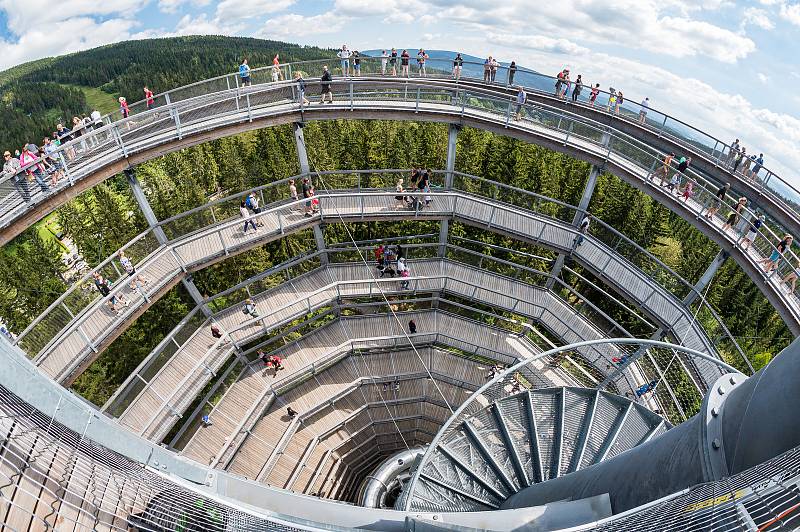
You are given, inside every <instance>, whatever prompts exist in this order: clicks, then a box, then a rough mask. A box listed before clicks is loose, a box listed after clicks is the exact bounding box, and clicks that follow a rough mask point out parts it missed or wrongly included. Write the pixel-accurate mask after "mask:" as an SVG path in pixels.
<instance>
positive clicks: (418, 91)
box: [414, 87, 420, 113]
mask: <svg viewBox="0 0 800 532" xmlns="http://www.w3.org/2000/svg"><path fill="white" fill-rule="evenodd" d="M419 94H420V88H419V87H417V103H416V105H415V106H414V113H419Z"/></svg>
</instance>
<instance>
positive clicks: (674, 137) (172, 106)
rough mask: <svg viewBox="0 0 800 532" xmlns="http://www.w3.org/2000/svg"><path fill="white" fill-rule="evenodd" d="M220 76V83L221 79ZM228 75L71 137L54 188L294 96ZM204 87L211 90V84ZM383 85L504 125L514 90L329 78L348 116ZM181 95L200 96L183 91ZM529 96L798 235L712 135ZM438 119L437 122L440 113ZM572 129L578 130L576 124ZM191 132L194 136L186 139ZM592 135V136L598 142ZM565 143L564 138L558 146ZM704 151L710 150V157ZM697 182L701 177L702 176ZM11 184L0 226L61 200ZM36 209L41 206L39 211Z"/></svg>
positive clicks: (313, 87) (247, 118)
mask: <svg viewBox="0 0 800 532" xmlns="http://www.w3.org/2000/svg"><path fill="white" fill-rule="evenodd" d="M219 79H220V80H222V79H224V78H219ZM233 80H234V82H233V85H232V84H231V83H230V80H229V82H228V84H227V87H228V90H220V89H222V88H223V87H224V86H225V85H224V83H223V84H219V83H209V82H199V83H196V84H193V85H192V87H193V89H192V90H191V91H186V94H184V95H182V96H178V94H179V93H181V92H182V89H175V90H174V91H170V92H171V93H172V94H173V96H172V98H176V101H170V99H166V100H165V101H164V103H165V105H163V106H161V107H159V108H157V109H155V110H153V111H147V112H144V113H140V114H137V115H134V116H133V117H131V118H130V119H127V120H121V121H118V122H114V123H113V124H110V125H108V126H105V127H103V128H100V129H99V130H98V131H97V132H92V133H90V134H89V135H84V137H82V138H81V139H78V140H76V141H73V142H72V143H71V144H70V145H68V146H66V147H65V148H64V153H67V152H69V155H71V158H66V160H65V161H64V162H65V163H67V164H66V165H67V167H68V169H69V172H68V180H66V181H65V182H64V183H63V184H62V185H59V187H57V188H60V189H64V188H75V187H76V185H77V188H78V189H80V190H85V189H86V188H88V187H90V186H92V185H93V184H94V183H96V182H97V181H98V180H101V179H104V177H99V178H97V177H95V178H92V177H91V174H92V173H94V172H95V171H97V170H100V168H99V166H105V167H106V168H104V169H103V170H104V171H105V173H106V174H107V175H106V176H105V177H108V176H109V175H113V174H114V173H117V172H119V171H120V170H121V169H123V168H124V167H126V166H128V164H136V163H138V162H141V161H142V160H145V159H143V158H142V157H141V155H142V154H141V150H142V149H143V148H144V147H146V149H147V150H152V149H153V148H154V146H155V145H157V144H158V143H159V142H161V143H174V144H179V145H180V146H175V147H172V148H169V147H166V145H165V146H163V148H162V150H160V151H161V152H162V153H163V152H166V151H172V150H174V149H178V148H179V147H185V146H186V145H189V144H194V143H197V142H203V141H206V140H209V139H211V138H216V137H219V136H224V135H229V134H232V133H235V132H237V130H236V128H230V127H229V126H230V125H231V123H232V122H233V123H236V122H247V123H254V122H258V121H259V120H261V119H262V118H263V116H260V115H261V113H259V108H260V107H263V106H274V105H276V104H277V103H279V102H282V101H283V102H294V101H296V100H297V95H296V88H295V86H294V84H293V83H270V84H260V85H255V86H252V87H242V88H240V87H236V85H237V84H238V83H237V78H236V77H234V78H233ZM307 83H308V87H307V89H306V90H307V93H309V94H310V93H314V94H318V93H319V90H318V88H317V84H318V83H319V82H318V81H316V80H309V81H308V82H307ZM211 87H213V89H212V88H211ZM232 87H233V88H232ZM376 87H377V88H376ZM383 87H396V89H395V90H394V91H393V92H394V93H395V94H392V95H391V98H390V99H391V100H395V101H396V100H397V99H398V97H399V96H400V94H399V93H402V96H401V98H402V99H403V100H412V102H411V103H413V104H414V105H413V106H412V107H413V111H414V112H415V113H419V112H420V110H421V109H420V107H421V106H422V107H424V105H425V103H427V102H425V101H424V99H425V98H426V97H428V96H429V94H428V93H430V92H434V93H435V92H436V91H442V92H444V91H448V92H449V93H451V94H454V95H455V97H454V98H450V97H448V96H447V95H446V94H434V95H433V98H432V100H433V101H441V100H443V99H451V101H452V104H453V106H455V107H459V104H460V107H461V109H462V114H463V111H464V108H465V107H472V103H471V102H470V101H469V100H470V99H469V98H466V97H465V98H461V99H460V100H459V98H458V93H459V92H461V93H466V92H470V93H472V94H471V96H472V97H473V99H475V98H477V99H488V100H493V101H492V102H491V103H492V104H491V105H488V106H487V105H485V104H484V105H481V106H480V107H483V108H486V107H489V108H494V110H495V111H496V112H497V114H500V115H501V120H500V121H501V122H505V126H506V127H507V125H508V121H509V120H508V115H509V114H510V108H511V104H510V102H509V100H513V99H514V94H512V93H513V92H514V91H510V92H509V91H508V89H507V88H504V87H500V86H498V85H494V84H492V85H487V84H483V83H476V82H474V81H471V80H463V81H460V82H457V81H455V80H451V79H447V78H438V79H434V78H409V79H403V78H386V77H377V78H356V79H336V80H334V82H333V89H334V92H335V93H336V94H337V99H338V100H341V99H345V101H346V105H345V106H344V107H345V109H347V110H349V111H350V112H351V113H352V112H353V111H355V110H356V109H355V108H356V107H362V106H363V103H364V102H363V100H364V99H367V100H372V101H373V102H372V103H375V102H376V101H378V100H380V98H379V97H378V94H376V93H380V92H381V91H384V92H385V90H384V89H383ZM204 91H212V92H204ZM188 94H192V95H194V94H200V95H199V96H188ZM181 98H182V99H181ZM420 98H422V99H423V102H422V104H420V101H419V100H420ZM529 99H530V102H531V105H529V106H528V108H529V111H530V112H533V113H535V114H541V111H542V110H546V112H547V113H548V114H552V115H560V117H559V120H558V122H559V126H557V127H560V125H561V124H560V122H562V120H564V121H565V122H566V124H565V128H567V127H568V128H569V131H572V128H573V125H574V124H572V122H573V120H574V119H578V120H579V121H580V122H583V123H584V124H581V126H583V127H585V126H586V125H587V124H591V126H590V127H591V128H593V129H595V130H597V131H602V130H604V129H609V128H613V129H609V131H613V130H619V135H621V136H624V137H627V136H629V135H632V136H630V137H629V138H630V140H631V141H632V142H630V141H629V140H626V139H624V138H621V139H620V140H621V141H622V143H623V144H625V143H627V144H631V145H635V144H641V145H642V146H643V147H644V151H645V152H649V151H651V150H648V147H650V148H652V149H653V150H652V151H656V150H661V151H674V152H676V153H683V154H686V155H691V156H693V158H694V159H695V160H696V161H697V163H698V164H697V166H698V168H700V169H701V170H702V171H703V172H704V173H705V174H707V175H710V176H712V177H713V178H714V179H715V180H716V184H712V186H711V188H712V189H713V188H714V186H718V185H719V184H720V183H722V182H725V181H731V182H734V183H735V186H734V190H737V191H744V192H745V193H746V194H747V195H748V196H749V197H750V199H751V200H752V201H758V202H759V203H760V204H762V206H763V207H764V208H766V209H767V210H768V211H769V212H770V214H771V215H772V216H774V217H775V218H776V219H778V220H779V222H780V223H781V224H782V225H783V226H784V227H786V228H787V229H788V230H790V231H794V232H800V215H799V214H798V213H797V211H796V210H795V209H793V208H792V206H791V202H787V201H786V200H785V199H784V198H783V197H781V196H780V195H778V193H777V192H775V191H773V190H771V189H770V188H769V187H768V186H766V183H764V182H758V183H756V182H752V183H751V182H748V181H746V180H743V179H740V178H739V176H738V175H735V174H731V173H729V172H728V171H727V170H726V169H725V168H723V166H724V165H723V163H722V161H721V159H722V158H723V153H724V152H725V150H726V146H725V144H724V143H723V142H721V141H718V140H715V143H714V145H713V147H712V146H702V148H701V145H697V144H696V145H693V144H692V143H691V141H690V139H691V138H692V137H693V136H694V137H697V136H698V133H699V134H700V135H699V136H701V137H702V136H706V137H707V135H705V134H704V133H702V132H700V131H699V130H694V131H689V132H688V136H687V137H686V138H685V139H681V138H680V137H679V136H678V132H677V130H676V129H669V128H665V127H664V125H665V124H661V127H647V126H642V125H641V124H638V123H634V122H633V121H632V120H626V119H620V118H619V117H612V116H611V115H610V114H609V113H605V112H603V111H602V109H601V108H600V107H599V106H598V107H589V106H586V105H574V104H572V105H570V104H567V103H566V102H564V101H563V100H559V99H556V98H554V97H552V96H551V95H549V94H547V93H544V92H541V91H536V90H532V91H531V92H530V95H529ZM348 100H349V101H348ZM481 103H483V102H481ZM335 107H337V105H334V106H330V107H328V106H326V107H325V113H328V111H329V110H330V109H332V108H335ZM309 111H310V112H309ZM306 113H307V114H308V119H315V118H318V117H314V116H313V115H318V114H319V113H316V112H315V111H314V109H313V107H311V108H308V110H307V111H306ZM652 113H654V112H651V114H652ZM237 114H238V115H240V116H239V118H238V120H237V118H236V117H235V116H234V115H237ZM503 115H505V116H503ZM660 116H663V117H664V119H665V122H666V119H667V117H666V115H660ZM198 117H202V118H203V119H205V120H206V121H207V122H208V124H206V127H201V128H195V127H193V126H195V125H197V124H196V122H197V121H198ZM340 117H343V116H340ZM351 117H353V118H358V116H357V115H352V114H351ZM302 118H303V117H300V120H296V121H302ZM367 118H369V117H367ZM231 119H232V121H231ZM415 119H424V118H415ZM439 120H441V118H440V119H439ZM675 125H680V126H685V124H682V123H680V122H676V124H675ZM215 128H222V129H223V130H222V131H218V132H217V134H216V135H213V134H212V135H209V134H208V132H209V131H210V130H213V129H215ZM245 129H248V128H245ZM683 129H685V128H683ZM165 130H166V131H169V132H170V133H172V134H171V135H169V136H167V137H166V138H165V136H164V135H163V133H164V132H165ZM578 130H580V127H579V128H578ZM565 131H566V129H565ZM142 132H144V134H142ZM193 135H194V136H196V137H200V138H195V139H194V140H191V139H192V136H193ZM148 137H161V138H160V139H156V140H155V142H152V141H149V142H146V140H150V139H149V138H148ZM595 140H598V141H599V140H600V139H595ZM137 141H138V142H137ZM640 141H641V142H640ZM566 143H567V142H566V141H565V144H566ZM612 144H613V142H612ZM708 151H710V152H711V153H710V154H709V153H708ZM110 152H116V156H110V157H109V156H108V155H109V153H110ZM137 152H139V153H137ZM158 152H159V150H155V154H154V155H151V157H153V156H156V155H157V154H159V153H158ZM121 158H129V161H128V163H127V164H119V163H120V161H121ZM84 159H85V160H87V161H90V164H92V165H96V166H98V167H97V168H93V169H90V170H89V171H88V172H87V171H86V169H82V168H81V166H82V165H83V164H84V163H83V160H84ZM725 159H726V160H727V154H725ZM646 166H648V165H646ZM109 172H110V173H109ZM771 177H775V179H779V178H777V176H774V175H773V174H771V173H768V175H767V177H766V178H765V179H766V181H767V182H768V181H769V180H770V178H771ZM87 178H88V179H87ZM83 181H88V182H89V183H88V184H87V183H84V182H83ZM701 181H705V179H702V180H701ZM12 184H13V183H12V181H10V180H7V179H6V180H4V181H2V182H0V195H2V196H3V197H5V199H3V200H0V205H1V206H0V212H2V214H0V225H2V226H3V227H5V226H8V225H10V224H13V223H14V222H15V219H16V218H18V217H20V216H23V217H24V218H26V219H28V220H29V221H30V220H34V219H37V218H39V217H41V216H44V215H45V214H46V212H41V213H37V212H33V213H31V212H30V207H31V206H33V205H35V204H36V203H37V202H38V203H39V204H40V205H41V207H43V209H44V210H50V209H52V208H53V207H54V206H57V205H58V204H59V203H60V202H63V201H64V200H63V199H62V200H58V199H57V198H56V196H58V195H59V194H60V193H54V192H55V191H48V196H47V200H46V201H44V200H45V195H44V194H36V193H34V196H33V203H31V204H30V205H28V206H26V205H25V203H24V202H22V198H21V196H20V193H19V192H17V191H16V190H15V188H14V186H12ZM784 188H786V189H789V188H792V187H791V186H790V185H785V184H784ZM77 193H78V191H73V192H71V193H69V194H68V195H69V196H70V197H74V195H76V194H77ZM37 210H42V209H41V208H40V209H37ZM29 223H30V222H29ZM19 231H20V229H13V230H12V233H13V234H17V233H18V232H19ZM12 236H13V235H11V236H7V235H6V234H5V233H4V234H3V235H2V238H0V241H1V242H5V241H6V240H7V239H9V238H11V237H12Z"/></svg>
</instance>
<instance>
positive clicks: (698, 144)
mask: <svg viewBox="0 0 800 532" xmlns="http://www.w3.org/2000/svg"><path fill="white" fill-rule="evenodd" d="M331 61H335V60H328V59H322V60H315V61H304V62H297V63H287V64H283V65H281V66H280V72H281V79H287V80H288V79H290V78H291V74H292V72H297V71H301V72H305V73H310V72H311V71H312V70H313V71H314V72H315V73H316V72H321V66H322V65H323V64H329V63H331ZM380 64H381V61H380V59H379V58H368V57H363V58H362V60H361V65H362V73H363V74H365V75H367V74H378V73H380V71H381V69H380ZM427 65H428V76H427V78H425V79H428V78H430V79H433V80H436V79H439V80H443V79H449V78H450V77H452V75H451V71H452V61H451V60H448V59H438V58H437V59H428V61H427ZM464 65H465V67H464V69H463V72H462V80H463V82H466V81H468V80H473V81H474V80H475V79H480V78H481V76H480V73H482V70H483V65H482V64H476V63H472V62H470V61H465V63H464ZM331 67H332V70H335V69H334V68H333V65H331ZM271 72H272V67H266V68H260V69H252V71H251V81H252V82H253V84H254V85H253V86H249V87H242V86H241V84H240V78H239V76H238V75H237V74H236V73H232V74H228V75H223V76H219V77H217V78H212V79H208V80H203V81H199V82H196V83H193V84H190V85H187V86H185V87H179V88H176V89H172V90H170V91H167V92H165V93H161V94H158V95H156V97H155V103H154V106H155V107H156V108H155V109H151V110H148V109H147V105H146V102H145V101H144V100H142V101H140V102H136V103H133V104H130V109H131V113H132V116H131V117H129V118H128V119H123V118H122V116H121V112H120V111H118V112H114V113H111V114H109V115H106V116H105V117H103V119H102V124H103V126H102V127H99V129H101V130H102V129H104V128H106V127H107V126H108V125H110V124H112V123H116V122H128V124H135V125H136V126H140V125H141V124H140V123H139V122H136V121H135V120H134V118H136V117H137V116H140V115H151V116H152V120H150V119H148V120H147V122H148V125H152V123H151V122H152V121H159V120H161V121H163V120H164V117H167V118H169V119H171V120H172V121H174V123H175V130H176V132H177V134H178V135H179V136H180V135H181V132H180V130H181V126H182V121H181V117H180V113H181V111H182V110H181V109H178V107H176V106H178V104H180V103H182V102H187V101H189V100H193V101H195V103H198V101H199V102H200V103H202V100H203V99H204V98H205V99H208V98H210V97H212V96H217V97H218V96H220V95H224V94H226V93H231V92H235V93H236V96H237V98H236V103H235V105H229V106H228V107H230V108H231V109H234V108H235V109H236V110H237V111H238V110H241V109H243V108H245V107H246V108H247V110H248V119H252V112H251V107H252V102H251V101H250V96H249V94H248V92H250V91H252V90H254V88H255V89H259V88H261V89H263V88H264V87H266V86H275V87H278V88H279V89H280V90H284V89H286V87H289V88H290V90H289V91H288V93H290V94H291V95H292V96H295V95H296V90H295V88H294V87H293V84H292V83H291V82H289V81H282V82H278V83H273V82H272V76H271ZM498 73H499V74H500V78H501V79H502V80H505V81H506V82H507V81H508V71H507V67H506V66H504V65H501V66H500V67H499V72H498ZM346 79H347V80H351V81H352V80H358V77H352V78H346ZM389 79H393V78H389ZM412 79H413V80H414V81H415V83H420V82H422V81H425V79H423V78H420V77H414V78H412ZM336 81H337V82H339V83H341V79H340V78H336ZM514 81H515V83H514V85H515V86H516V85H525V86H526V87H527V89H528V91H530V92H531V93H537V94H540V95H548V96H551V95H552V93H553V91H552V89H551V88H550V87H553V85H554V84H555V81H556V78H555V77H552V76H545V75H542V74H540V73H537V72H535V71H532V70H530V69H526V68H524V67H518V68H517V70H516V75H515V80H514ZM463 82H462V83H460V85H463V86H465V87H470V85H469V84H467V83H463ZM307 83H309V85H312V86H313V85H314V83H316V82H315V80H308V81H307ZM456 84H457V85H459V83H458V82H456ZM495 85H501V86H503V85H507V83H503V82H501V83H499V84H494V83H492V84H485V85H482V86H480V87H481V88H482V89H486V90H493V86H495ZM472 87H473V88H475V84H474V83H473V84H472ZM419 90H424V89H421V88H420V89H419ZM306 92H307V93H308V92H310V91H309V89H308V88H307V90H306ZM352 92H353V90H352V88H351V90H350V93H351V94H352ZM412 92H414V91H412ZM495 92H496V91H495ZM589 92H590V91H589V89H588V84H587V85H585V86H584V90H583V91H582V93H581V95H580V97H579V98H578V99H577V101H576V102H575V103H577V104H580V105H586V103H587V96H588V94H589ZM599 94H600V96H599V98H598V101H597V107H596V108H597V109H599V110H602V109H603V107H604V106H603V105H602V104H603V100H604V99H605V101H606V104H607V102H608V97H609V96H610V95H609V94H608V93H607V92H605V91H603V90H600V92H599ZM239 100H242V102H240V101H239ZM568 101H570V102H571V99H568ZM606 107H607V106H606ZM159 108H160V109H161V110H160V113H159ZM621 109H622V111H623V112H622V114H617V115H616V117H617V119H620V120H626V121H630V122H634V121H636V122H638V118H639V114H640V112H641V111H645V112H646V113H647V118H646V120H645V122H644V123H643V124H641V125H642V126H643V127H646V128H648V129H650V130H652V131H653V132H656V133H658V135H659V137H668V138H670V139H671V140H673V141H674V142H677V143H680V144H681V145H683V147H684V148H685V149H686V150H687V151H689V152H694V153H695V154H700V155H703V156H706V157H707V158H708V159H709V160H710V161H711V162H713V163H714V164H715V165H716V166H718V167H721V168H727V167H728V166H729V164H728V161H729V159H730V153H731V148H730V146H728V145H727V144H726V143H725V142H724V141H722V140H720V139H717V138H715V137H713V136H711V135H709V134H708V133H706V132H704V131H702V130H700V129H697V128H695V127H693V126H691V125H689V124H687V123H685V122H683V121H681V120H678V119H676V118H674V117H672V116H670V115H668V114H666V113H663V112H660V111H658V110H656V109H654V108H650V107H648V108H642V107H641V105H640V104H638V103H636V102H632V101H631V100H630V99H627V100H625V103H624V104H623V105H622V107H621ZM183 111H185V109H183ZM626 111H627V112H626ZM159 117H161V118H159ZM184 121H185V120H184ZM140 122H141V120H140ZM162 125H163V124H162ZM97 126H100V122H98V123H97V124H95V125H94V126H93V127H94V128H97ZM131 127H133V126H131V125H127V126H126V128H131ZM109 137H113V139H115V142H117V141H118V142H120V143H122V135H121V134H120V132H119V131H104V132H103V133H102V134H99V132H98V134H97V136H95V131H94V130H92V131H85V132H84V134H83V135H82V136H81V137H79V138H77V139H75V140H74V141H72V142H71V143H68V144H71V146H69V147H68V148H66V149H65V150H64V154H65V155H64V154H59V151H56V152H55V153H56V155H55V156H54V157H55V158H56V159H58V161H59V162H60V163H61V164H64V165H65V166H69V165H68V164H66V163H68V162H70V163H71V162H72V161H73V160H75V159H76V158H80V156H81V155H82V154H83V153H84V152H87V151H90V150H91V149H92V148H95V149H96V148H97V147H102V146H103V145H104V144H105V143H106V141H107V139H108V138H109ZM122 149H123V151H126V150H125V149H124V147H123V148H122ZM760 168H761V169H763V171H764V172H765V175H764V176H763V178H761V176H755V177H754V178H753V180H752V182H751V183H748V184H747V185H748V186H752V187H753V190H752V191H754V192H757V193H758V194H767V195H769V196H770V197H772V198H773V200H775V201H777V202H778V203H780V204H782V207H784V208H785V209H786V210H787V211H789V212H792V213H794V214H795V216H797V210H796V209H795V207H794V205H797V204H798V203H800V191H798V189H797V188H796V187H795V186H794V185H793V184H792V183H790V182H789V181H787V180H785V179H782V178H781V177H779V176H777V175H776V174H775V173H774V172H772V171H771V170H769V169H768V168H766V167H764V166H763V165H761V166H760ZM66 174H67V175H66V180H67V181H68V183H69V185H72V184H73V182H74V179H75V177H76V176H75V175H73V174H75V173H74V172H70V171H69V170H67V172H66ZM6 180H8V178H6ZM770 182H772V185H770ZM3 183H5V190H6V191H11V190H12V189H14V188H15V185H14V179H11V180H10V181H7V182H6V181H0V191H2V190H3ZM742 184H743V185H744V183H742ZM775 185H777V187H776V186H775ZM26 186H28V187H30V186H33V187H35V188H36V187H38V185H35V184H30V185H26ZM62 186H63V185H57V186H56V187H54V188H56V189H57V188H61V187H62ZM16 188H17V189H18V190H19V188H20V187H16ZM0 193H1V192H0ZM787 194H788V197H787ZM4 217H5V216H3V218H4ZM798 218H800V216H798Z"/></svg>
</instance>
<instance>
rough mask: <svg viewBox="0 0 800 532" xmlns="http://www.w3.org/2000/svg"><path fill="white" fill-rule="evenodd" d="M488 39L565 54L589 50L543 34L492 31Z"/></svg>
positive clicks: (517, 46) (568, 41) (576, 53)
mask: <svg viewBox="0 0 800 532" xmlns="http://www.w3.org/2000/svg"><path fill="white" fill-rule="evenodd" d="M487 40H488V41H489V42H490V43H493V44H499V45H503V46H508V47H516V48H530V49H534V50H539V51H542V52H551V53H556V54H565V55H579V54H585V53H588V52H589V49H588V48H585V47H583V46H580V45H578V44H576V43H574V42H572V41H570V40H567V39H553V38H551V37H545V36H543V35H519V34H514V35H509V34H505V33H490V34H489V35H488V36H487Z"/></svg>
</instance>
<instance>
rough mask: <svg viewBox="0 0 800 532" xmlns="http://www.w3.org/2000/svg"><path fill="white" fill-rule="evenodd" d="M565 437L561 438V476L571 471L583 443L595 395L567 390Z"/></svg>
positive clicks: (565, 399)
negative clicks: (577, 451)
mask: <svg viewBox="0 0 800 532" xmlns="http://www.w3.org/2000/svg"><path fill="white" fill-rule="evenodd" d="M563 393H564V394H565V397H564V408H565V410H564V435H563V437H562V438H561V440H562V444H561V460H560V463H559V476H563V475H566V474H567V473H569V472H570V471H571V465H572V457H573V455H574V454H575V451H576V450H577V449H578V445H579V444H580V443H581V441H582V439H583V438H582V434H583V431H584V428H585V427H584V425H585V424H586V422H587V418H588V417H589V412H590V407H591V406H592V402H593V401H594V394H593V393H591V394H590V393H587V392H585V391H583V390H580V391H579V390H573V389H569V388H565V389H564V392H563Z"/></svg>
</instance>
